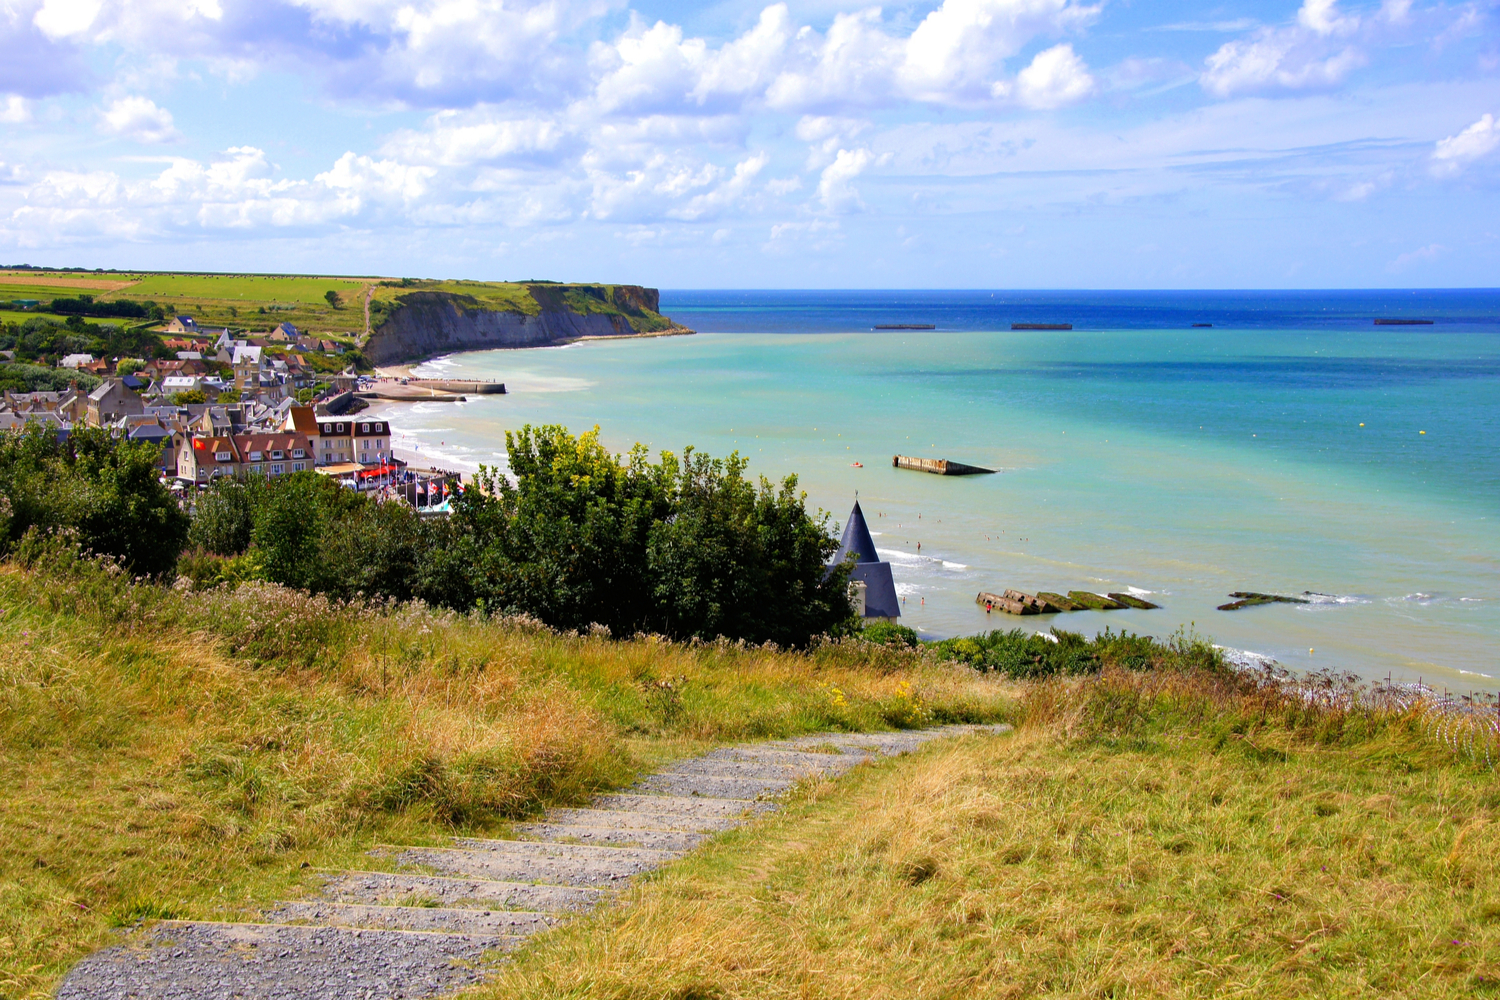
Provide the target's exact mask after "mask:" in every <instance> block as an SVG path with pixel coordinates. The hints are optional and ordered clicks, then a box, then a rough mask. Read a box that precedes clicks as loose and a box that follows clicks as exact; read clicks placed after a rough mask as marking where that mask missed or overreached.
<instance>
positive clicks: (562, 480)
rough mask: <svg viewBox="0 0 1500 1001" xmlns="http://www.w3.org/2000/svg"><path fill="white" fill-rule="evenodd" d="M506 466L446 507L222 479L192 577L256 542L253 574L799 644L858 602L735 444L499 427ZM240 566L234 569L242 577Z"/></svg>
mask: <svg viewBox="0 0 1500 1001" xmlns="http://www.w3.org/2000/svg"><path fill="white" fill-rule="evenodd" d="M506 437H507V442H506V443H507V446H508V448H509V450H510V464H511V469H512V470H513V471H514V473H515V479H514V481H511V480H509V479H506V478H504V477H502V476H500V475H499V474H497V473H496V472H495V471H493V470H482V471H481V475H480V477H479V483H478V484H477V486H476V487H474V488H471V489H469V490H467V491H465V492H464V493H463V494H462V495H460V496H459V497H458V498H456V500H455V503H454V514H453V516H452V517H451V518H449V519H446V520H430V521H429V520H425V519H423V518H422V517H421V516H420V515H418V514H417V513H416V512H415V511H413V510H412V509H411V508H409V507H406V506H404V505H399V504H388V503H377V502H375V501H373V500H372V499H370V498H369V497H367V496H365V495H361V494H356V493H353V492H351V491H348V490H343V489H341V488H339V487H338V486H337V485H336V484H335V483H333V482H332V481H331V480H329V479H328V478H326V477H323V476H320V475H317V474H316V473H312V472H305V473H296V474H293V475H291V476H285V477H279V478H276V479H273V480H270V481H265V482H261V483H256V484H251V483H227V484H223V485H220V486H217V487H216V488H215V489H214V490H213V491H211V492H210V493H208V494H206V495H205V496H204V497H203V498H202V499H201V500H200V501H199V504H198V511H197V517H196V521H195V523H194V526H193V529H192V536H191V541H192V544H193V546H194V547H195V548H196V549H197V550H199V551H201V554H202V555H196V556H194V557H193V562H192V565H191V568H190V570H191V572H186V571H185V575H186V576H188V577H189V578H190V579H191V580H192V581H193V582H194V584H195V585H196V586H199V587H204V586H212V585H213V583H214V582H215V581H217V580H220V579H229V578H228V577H226V572H227V569H228V568H226V567H224V566H222V565H221V564H219V563H216V562H215V561H214V560H212V559H209V558H208V556H210V555H214V556H217V557H229V556H234V555H235V554H238V553H244V552H246V551H247V549H248V553H249V555H252V556H254V561H253V563H252V564H248V565H238V566H236V567H235V568H234V569H235V570H236V572H240V573H242V572H243V571H244V570H245V569H247V567H249V568H253V569H254V571H255V572H256V573H258V574H260V575H261V577H262V579H264V580H269V581H274V582H276V583H279V584H284V585H287V586H289V587H295V588H304V589H307V590H310V591H314V592H317V593H319V594H325V595H328V596H330V597H333V598H339V599H344V600H349V599H354V598H359V597H363V598H367V599H389V600H397V601H406V600H410V599H413V598H415V599H420V600H422V601H424V602H426V603H428V604H431V605H436V606H439V607H446V608H451V609H455V610H458V611H465V612H467V611H470V610H473V609H479V610H482V611H488V612H500V613H507V614H524V615H530V616H533V617H535V618H536V619H539V620H541V621H542V622H545V623H546V624H547V625H549V626H552V627H554V628H558V629H567V630H574V631H586V630H588V629H590V628H591V627H592V626H593V625H595V624H598V625H599V626H602V627H603V628H605V629H607V630H609V631H610V632H612V633H613V634H615V635H621V636H629V635H633V634H635V633H637V632H647V633H660V634H663V635H667V636H672V637H677V638H684V639H685V638H699V639H713V638H715V637H718V636H728V637H731V638H733V639H743V640H746V641H750V642H755V643H767V642H770V643H775V644H777V645H780V646H805V645H806V644H807V643H808V642H809V641H810V640H811V639H812V638H813V637H815V636H818V635H821V634H823V633H828V632H831V631H834V630H836V629H839V628H841V627H842V626H844V625H845V624H846V623H847V622H848V620H849V618H850V616H851V610H850V607H849V600H848V595H847V582H846V578H847V573H848V571H847V570H846V569H844V568H837V569H835V570H834V571H833V572H831V573H830V572H829V570H828V568H827V566H826V562H827V560H828V558H829V556H831V555H832V553H833V551H834V549H835V548H836V547H837V543H836V540H835V539H834V538H833V537H832V535H831V534H830V532H829V530H828V518H827V515H821V516H819V517H814V516H812V515H811V514H809V513H808V511H807V509H806V506H805V503H804V496H803V495H802V494H801V493H799V492H798V491H797V489H796V486H797V483H796V480H795V478H790V477H789V478H787V479H786V480H784V481H783V482H782V483H781V484H779V485H776V486H773V485H772V484H770V483H769V482H768V481H766V480H765V479H762V480H761V481H760V482H759V484H754V483H751V482H750V481H749V480H748V479H747V478H746V477H745V476H744V470H745V465H746V463H745V460H744V459H742V458H741V457H739V456H738V455H733V456H730V457H729V458H728V459H722V460H720V459H710V458H709V457H707V456H704V455H698V454H696V453H694V452H693V451H692V450H688V451H687V452H686V454H684V455H683V457H682V458H681V459H679V458H677V457H676V456H673V455H671V454H670V453H667V454H663V455H662V457H661V460H660V461H659V462H656V463H652V462H650V461H648V460H647V458H646V453H645V449H644V448H642V447H639V446H638V447H637V448H636V449H635V450H633V451H632V452H631V453H630V454H629V456H627V457H624V458H623V460H622V458H621V457H618V456H614V455H611V454H610V453H609V452H608V451H606V450H605V449H604V448H603V446H601V445H600V444H599V441H598V432H597V430H595V431H594V432H591V433H589V434H585V435H582V436H580V437H576V438H575V437H573V436H572V435H569V434H568V433H567V431H566V429H564V428H560V427H544V428H537V429H533V428H531V427H529V426H528V427H526V428H523V429H522V431H521V432H519V433H518V434H508V435H507V436H506ZM241 579H242V578H241Z"/></svg>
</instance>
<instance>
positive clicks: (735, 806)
mask: <svg viewBox="0 0 1500 1001" xmlns="http://www.w3.org/2000/svg"><path fill="white" fill-rule="evenodd" d="M594 807H595V808H596V809H599V810H624V811H628V812H631V813H650V812H652V811H655V810H670V811H671V812H673V813H676V814H679V815H681V816H687V817H704V818H713V819H719V818H738V817H744V816H748V815H750V814H754V813H762V812H765V811H768V810H774V809H776V804H775V803H767V802H764V801H762V802H756V801H755V800H745V799H713V798H706V797H701V796H667V795H662V794H655V795H653V794H650V793H639V792H634V793H631V792H617V793H609V794H608V795H604V796H600V797H598V798H596V799H595V800H594Z"/></svg>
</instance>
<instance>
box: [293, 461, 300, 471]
mask: <svg viewBox="0 0 1500 1001" xmlns="http://www.w3.org/2000/svg"><path fill="white" fill-rule="evenodd" d="M292 472H294V473H300V472H302V463H300V462H294V463H292Z"/></svg>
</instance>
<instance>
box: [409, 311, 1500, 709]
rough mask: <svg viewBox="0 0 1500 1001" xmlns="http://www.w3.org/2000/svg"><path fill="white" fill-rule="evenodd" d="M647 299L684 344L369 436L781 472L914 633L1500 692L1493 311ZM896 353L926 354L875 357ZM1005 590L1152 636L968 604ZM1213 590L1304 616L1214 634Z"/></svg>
mask: <svg viewBox="0 0 1500 1001" xmlns="http://www.w3.org/2000/svg"><path fill="white" fill-rule="evenodd" d="M661 296H662V299H661V306H662V312H663V313H665V314H667V315H669V316H671V317H672V318H673V319H674V320H676V321H677V322H679V323H681V324H684V325H686V326H688V327H691V328H693V329H695V330H697V331H698V334H697V335H695V336H683V337H667V338H642V339H639V340H633V339H626V340H607V341H593V342H579V343H575V344H571V345H567V346H562V347H553V348H538V349H525V350H497V351H484V352H473V353H466V354H462V355H454V356H449V357H445V358H440V359H434V360H432V361H429V362H427V363H424V364H423V365H422V366H420V368H419V371H420V372H421V373H422V374H431V375H438V374H441V375H445V376H462V377H474V378H494V379H500V380H502V381H504V382H505V383H506V384H507V387H508V389H509V394H508V395H506V396H503V397H481V398H475V399H472V400H470V401H469V402H467V403H464V404H458V405H454V404H417V405H381V407H380V409H381V411H382V412H383V413H385V414H387V415H388V416H389V418H390V419H391V421H392V423H393V425H394V427H395V428H396V430H397V431H398V432H399V434H398V438H397V440H398V443H399V444H400V446H401V447H402V448H404V449H406V450H409V451H411V452H413V453H416V454H417V455H419V456H421V457H422V459H423V461H431V462H434V463H436V464H438V465H445V466H447V467H448V468H459V469H466V470H472V469H475V468H477V467H478V465H480V464H489V465H500V466H502V467H503V465H504V432H505V431H506V430H514V429H516V428H518V427H520V426H521V425H523V424H527V423H530V424H541V423H556V424H563V425H566V426H568V427H569V428H570V429H571V430H573V431H574V432H581V431H584V430H587V429H588V428H590V427H593V426H594V425H596V424H597V425H599V426H600V428H601V435H602V438H603V440H604V441H605V443H606V444H607V445H608V446H609V447H611V448H612V449H614V450H616V451H624V450H625V449H628V448H629V447H630V446H631V445H633V444H634V443H636V442H637V441H639V442H642V443H644V444H646V445H647V446H648V447H650V448H651V449H652V450H653V451H659V450H662V449H667V450H672V451H681V449H683V448H684V447H686V446H689V445H691V446H693V447H695V448H697V449H699V450H700V451H706V452H708V453H710V454H713V455H725V454H728V453H729V452H731V451H739V452H740V453H741V454H743V455H745V456H746V457H747V458H749V460H750V463H751V464H750V471H751V473H753V474H762V475H766V476H768V477H772V478H779V477H781V476H784V475H786V474H791V473H795V474H797V475H798V477H799V483H800V485H801V486H802V488H803V489H805V490H806V491H807V492H808V496H809V501H810V502H811V503H813V504H815V505H817V506H819V507H821V508H823V509H824V510H826V511H828V512H830V514H831V515H832V518H833V520H835V521H837V522H838V523H839V524H840V525H842V523H843V521H844V520H845V519H846V518H847V515H848V512H849V510H850V507H851V506H852V504H853V501H854V499H855V496H856V494H857V496H858V498H859V500H860V502H861V504H862V507H863V508H864V510H865V513H866V515H867V517H868V519H869V522H870V527H871V529H872V531H874V532H875V533H878V534H877V535H876V545H877V547H879V548H880V550H881V556H882V558H885V559H888V560H890V562H891V563H892V564H893V568H894V572H895V578H896V582H897V586H898V591H899V592H900V594H901V595H902V598H903V599H904V601H905V608H904V612H903V621H904V622H905V623H906V624H908V625H911V626H913V627H915V628H917V629H919V630H920V631H922V632H923V633H924V634H925V635H930V636H948V635H957V634H964V633H973V632H977V631H981V630H987V629H995V628H1021V629H1026V630H1045V629H1050V628H1057V629H1068V630H1074V631H1078V632H1083V633H1085V634H1090V635H1091V634H1092V633H1094V632H1095V631H1097V630H1100V629H1103V628H1106V627H1110V628H1114V629H1116V630H1118V629H1121V628H1124V629H1129V630H1131V631H1133V632H1142V633H1148V634H1151V635H1154V636H1157V637H1159V638H1162V637H1166V636H1168V635H1170V634H1172V633H1174V632H1177V631H1187V632H1196V633H1198V634H1201V635H1204V636H1207V637H1210V638H1212V639H1214V640H1215V641H1216V642H1219V643H1221V644H1223V645H1225V646H1226V647H1228V648H1230V649H1231V650H1234V651H1240V652H1245V653H1246V654H1247V655H1254V656H1260V657H1266V658H1271V659H1274V660H1276V661H1278V662H1280V663H1283V664H1285V665H1287V666H1288V667H1292V668H1297V669H1306V670H1325V669H1326V670H1338V671H1349V672H1352V673H1355V674H1358V675H1360V676H1362V677H1365V678H1370V679H1374V678H1377V677H1378V678H1384V677H1385V676H1387V675H1388V674H1389V675H1391V676H1392V677H1393V678H1398V679H1409V680H1416V679H1418V678H1421V679H1423V680H1425V681H1427V682H1428V683H1429V684H1431V683H1437V684H1438V685H1440V686H1447V687H1449V688H1452V689H1456V690H1467V689H1469V688H1473V689H1474V690H1476V691H1477V690H1484V691H1497V690H1500V666H1497V665H1496V663H1495V653H1494V651H1495V649H1496V641H1497V640H1500V598H1497V595H1496V582H1497V580H1500V573H1497V571H1500V524H1497V522H1500V491H1497V489H1496V488H1497V486H1500V441H1497V437H1496V430H1497V427H1496V425H1497V423H1500V420H1497V418H1500V290H1496V289H1402V290H1374V291H1357V290H1332V291H1316V290H1310V291H1302V290H1296V291H1274V290H1273V291H1216V292H1200V291H1177V292H1159V291H1157V292H1128V291H1065V290H1064V291H1002V290H941V291H932V290H879V291H875V290H670V289H664V290H663V291H662V294H661ZM1376 319H1388V320H1399V321H1408V322H1407V323H1401V324H1376V323H1375V322H1374V321H1375V320H1376ZM1427 320H1430V321H1432V322H1431V323H1430V324H1426V323H1422V324H1413V323H1410V321H1427ZM1013 323H1023V324H1024V323H1029V324H1038V323H1041V324H1065V323H1066V324H1071V325H1072V328H1073V329H1071V330H1044V331H1039V330H1012V329H1011V324H1013ZM901 324H907V325H912V324H931V325H933V327H934V329H931V330H874V329H872V328H873V327H876V326H880V325H901ZM897 453H900V454H913V455H919V456H924V457H929V458H948V459H952V460H957V461H961V462H967V463H971V464H976V465H980V466H986V467H989V468H994V469H997V470H999V472H997V473H996V474H995V475H992V476H978V477H963V478H956V477H938V476H931V475H927V474H922V473H917V472H910V471H906V470H899V469H894V468H892V466H891V457H892V455H894V454H897ZM919 543H920V550H919V549H918V544H919ZM1008 587H1014V588H1017V589H1020V590H1024V591H1031V592H1035V591H1037V590H1052V591H1062V592H1066V591H1068V590H1070V589H1086V590H1093V591H1110V590H1114V591H1128V592H1131V593H1136V594H1140V595H1142V596H1144V597H1149V598H1150V600H1152V601H1155V602H1157V603H1159V604H1161V605H1162V606H1163V607H1162V609H1160V610H1154V611H1137V610H1126V611H1116V612H1107V613H1102V612H1079V613H1070V614H1067V615H1060V616H1035V617H1031V616H1028V617H1024V618H1021V617H1012V616H1006V615H1001V614H998V613H997V614H988V615H987V614H986V613H985V612H984V610H983V608H981V607H980V606H978V605H976V604H975V602H974V598H975V595H976V593H977V592H979V591H1003V590H1005V589H1006V588H1008ZM1240 590H1243V591H1264V592H1274V593H1280V594H1289V595H1296V596H1304V592H1309V593H1307V594H1306V595H1305V597H1306V599H1307V601H1308V603H1307V604H1305V605H1302V604H1299V605H1275V606H1263V607H1256V608H1247V609H1243V610H1240V611H1236V612H1222V611H1217V610H1216V606H1217V605H1219V604H1222V603H1224V602H1226V601H1228V600H1229V598H1228V594H1229V593H1230V592H1231V591H1240Z"/></svg>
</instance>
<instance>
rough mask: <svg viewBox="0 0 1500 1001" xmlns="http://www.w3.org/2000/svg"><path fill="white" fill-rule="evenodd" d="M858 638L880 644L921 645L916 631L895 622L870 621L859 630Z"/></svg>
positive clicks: (895, 645) (914, 646)
mask: <svg viewBox="0 0 1500 1001" xmlns="http://www.w3.org/2000/svg"><path fill="white" fill-rule="evenodd" d="M859 635H860V638H861V639H863V640H865V641H866V642H867V643H878V644H880V645H881V646H891V647H908V648H916V647H919V646H921V645H922V641H921V639H920V638H918V636H917V631H916V630H915V629H913V628H911V627H910V626H903V625H900V624H899V623H895V622H872V623H871V624H870V625H868V626H865V627H864V629H862V630H860V634H859Z"/></svg>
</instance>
